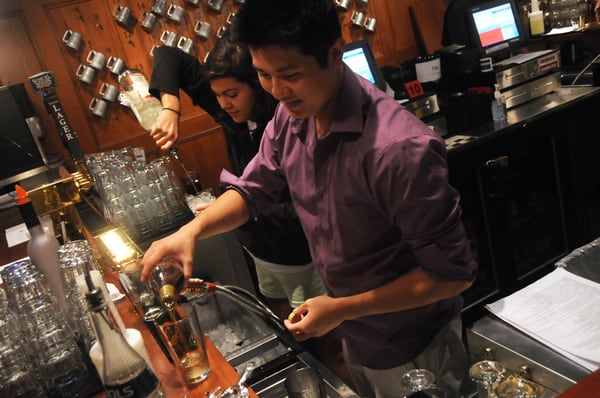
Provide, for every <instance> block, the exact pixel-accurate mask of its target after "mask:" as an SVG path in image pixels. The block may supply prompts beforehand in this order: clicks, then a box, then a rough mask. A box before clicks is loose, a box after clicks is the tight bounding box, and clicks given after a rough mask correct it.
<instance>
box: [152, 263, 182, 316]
mask: <svg viewBox="0 0 600 398" xmlns="http://www.w3.org/2000/svg"><path fill="white" fill-rule="evenodd" d="M148 283H149V284H150V287H151V288H152V290H153V291H154V292H155V293H156V295H157V296H158V298H159V299H160V302H161V303H162V305H163V306H164V307H165V309H166V310H167V311H173V310H174V308H175V307H176V304H177V295H178V294H179V293H180V292H181V290H182V289H183V285H184V278H183V271H182V269H181V265H180V264H179V262H178V261H177V260H175V259H174V258H172V257H165V258H163V259H162V260H161V261H160V262H159V263H158V264H157V265H156V267H154V269H153V270H152V273H151V274H150V278H149V279H148Z"/></svg>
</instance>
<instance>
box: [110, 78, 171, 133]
mask: <svg viewBox="0 0 600 398" xmlns="http://www.w3.org/2000/svg"><path fill="white" fill-rule="evenodd" d="M119 84H120V85H121V89H122V91H121V94H120V95H119V102H120V103H121V105H125V106H128V107H130V108H131V110H132V111H133V113H134V114H135V117H136V118H137V120H138V122H139V123H140V124H141V125H142V127H143V128H144V129H146V130H147V131H150V130H152V128H153V127H154V124H155V123H156V118H157V117H158V115H159V114H160V112H161V110H162V105H161V103H160V101H159V100H158V98H155V97H154V96H152V94H150V91H149V85H148V80H147V79H146V76H144V74H143V73H142V72H141V71H140V70H137V69H127V70H126V71H125V72H123V73H121V74H120V75H119Z"/></svg>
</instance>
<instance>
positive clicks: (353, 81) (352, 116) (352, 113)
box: [330, 65, 364, 134]
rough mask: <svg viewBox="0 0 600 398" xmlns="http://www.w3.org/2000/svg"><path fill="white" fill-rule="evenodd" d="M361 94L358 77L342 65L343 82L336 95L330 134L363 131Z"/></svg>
mask: <svg viewBox="0 0 600 398" xmlns="http://www.w3.org/2000/svg"><path fill="white" fill-rule="evenodd" d="M362 103H363V92H362V87H361V85H360V82H359V80H358V76H357V75H356V73H354V72H353V71H352V69H350V68H349V67H348V66H347V65H344V80H343V81H342V87H341V89H340V92H339V94H338V100H337V104H336V109H335V118H334V120H333V123H332V125H331V128H330V130H331V132H332V133H345V132H346V133H359V134H361V133H362V131H363V124H364V115H363V106H362Z"/></svg>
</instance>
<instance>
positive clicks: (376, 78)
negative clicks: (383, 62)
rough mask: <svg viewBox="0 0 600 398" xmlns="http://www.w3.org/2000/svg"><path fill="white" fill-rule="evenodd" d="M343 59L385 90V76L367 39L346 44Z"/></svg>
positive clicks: (353, 68)
mask: <svg viewBox="0 0 600 398" xmlns="http://www.w3.org/2000/svg"><path fill="white" fill-rule="evenodd" d="M342 60H343V61H344V63H345V64H346V65H348V67H349V68H350V69H352V70H353V71H354V72H356V73H358V74H359V75H361V76H362V77H364V78H365V79H367V80H368V81H370V82H371V83H373V84H374V85H376V86H377V87H379V89H381V90H383V91H385V89H386V82H385V78H384V77H383V73H382V72H381V69H379V66H378V65H377V61H376V60H375V57H374V56H373V52H372V51H371V46H370V44H369V42H368V41H367V40H357V41H354V42H352V43H348V44H346V46H345V48H344V55H343V56H342Z"/></svg>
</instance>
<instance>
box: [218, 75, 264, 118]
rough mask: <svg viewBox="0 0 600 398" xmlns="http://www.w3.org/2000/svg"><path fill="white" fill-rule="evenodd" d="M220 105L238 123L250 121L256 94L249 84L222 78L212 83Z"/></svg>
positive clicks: (231, 78) (230, 78)
mask: <svg viewBox="0 0 600 398" xmlns="http://www.w3.org/2000/svg"><path fill="white" fill-rule="evenodd" d="M210 88H211V90H212V91H213V92H214V93H215V95H216V97H217V101H218V102H219V105H220V106H221V108H223V110H224V111H225V112H227V113H228V114H229V116H231V118H232V119H233V120H234V121H235V122H236V123H243V122H246V121H248V120H249V119H250V116H251V113H252V107H253V106H254V102H255V101H256V92H255V91H254V89H253V88H252V87H250V85H249V84H247V83H242V82H240V81H239V80H237V79H234V78H233V77H221V78H218V79H213V80H211V81H210Z"/></svg>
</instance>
